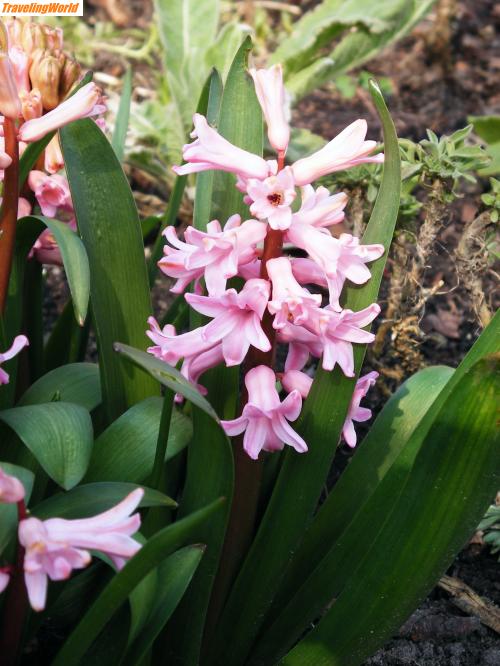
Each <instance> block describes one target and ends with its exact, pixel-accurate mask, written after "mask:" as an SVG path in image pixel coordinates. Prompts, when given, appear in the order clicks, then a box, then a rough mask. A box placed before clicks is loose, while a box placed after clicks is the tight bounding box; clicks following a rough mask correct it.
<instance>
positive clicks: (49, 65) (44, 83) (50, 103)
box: [30, 55, 61, 111]
mask: <svg viewBox="0 0 500 666" xmlns="http://www.w3.org/2000/svg"><path fill="white" fill-rule="evenodd" d="M30 79H31V83H32V84H33V87H34V88H38V90H39V91H40V93H41V95H42V103H43V108H44V109H45V110H46V111H52V109H55V108H56V106H57V105H58V104H59V83H60V80H61V63H60V61H59V59H58V58H56V57H55V56H52V55H46V56H45V57H43V58H41V59H40V60H38V61H36V62H34V63H33V64H32V65H31V68H30Z"/></svg>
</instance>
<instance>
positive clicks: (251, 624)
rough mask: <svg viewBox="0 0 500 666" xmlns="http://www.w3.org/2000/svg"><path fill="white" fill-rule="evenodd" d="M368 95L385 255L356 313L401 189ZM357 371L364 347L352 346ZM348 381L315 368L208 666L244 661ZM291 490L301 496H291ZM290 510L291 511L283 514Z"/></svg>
mask: <svg viewBox="0 0 500 666" xmlns="http://www.w3.org/2000/svg"><path fill="white" fill-rule="evenodd" d="M371 93H372V97H373V100H374V103H375V106H376V108H377V111H378V113H379V115H380V117H381V120H382V126H383V129H384V144H385V154H386V159H385V163H384V174H383V178H382V184H381V187H380V191H379V194H378V197H377V200H376V202H375V206H374V208H373V211H372V215H371V218H370V221H369V223H368V227H367V230H366V232H365V235H364V237H363V243H374V242H376V243H382V244H383V245H384V246H385V248H386V252H385V254H384V256H383V257H382V258H380V259H379V260H377V261H376V262H373V263H372V264H371V272H372V278H371V280H369V281H368V283H367V284H366V285H363V286H362V287H361V288H360V287H356V288H348V289H347V298H346V303H345V307H347V308H350V309H352V310H354V311H357V310H360V309H362V308H364V307H366V306H367V305H369V304H370V303H372V302H373V301H376V299H377V294H378V290H379V286H380V282H381V279H382V273H383V269H384V266H385V262H386V258H387V253H388V251H389V246H390V243H391V240H392V235H393V232H394V227H395V224H396V219H397V214H398V207H399V192H400V185H401V176H400V159H399V146H398V141H397V136H396V132H395V129H394V125H393V122H392V120H391V118H390V115H389V112H388V110H387V107H386V106H385V102H384V100H383V97H382V94H381V93H380V90H379V89H378V87H377V85H376V84H375V83H374V82H372V83H371ZM353 347H354V359H355V367H356V373H357V374H358V373H359V370H360V367H361V363H362V360H363V356H364V351H365V346H364V345H353ZM354 385H355V379H348V378H346V377H345V376H344V375H343V374H342V372H341V371H340V370H339V369H338V368H336V369H335V370H334V371H333V372H326V371H324V370H322V369H318V371H317V372H316V377H315V380H314V382H313V385H312V388H311V392H310V394H309V397H308V399H307V400H306V403H305V405H304V407H303V410H302V416H301V419H300V422H299V427H298V429H299V431H300V433H301V434H302V436H303V437H304V439H305V441H306V442H307V443H308V446H309V451H308V453H307V454H305V455H297V454H296V453H295V452H294V451H287V453H286V455H285V457H284V462H283V465H282V468H281V471H280V474H279V476H278V480H277V482H276V485H275V488H274V492H273V494H272V497H271V500H270V502H269V504H268V507H267V510H266V512H265V514H264V517H263V519H262V521H261V524H260V527H259V530H258V532H257V535H256V537H255V539H254V541H253V544H252V546H251V549H250V551H249V553H248V555H247V558H246V560H245V562H244V564H243V566H242V568H241V570H240V573H239V575H238V578H237V579H236V581H235V583H234V585H233V588H232V591H231V595H230V597H229V599H228V602H227V604H226V607H225V609H224V613H223V615H222V617H221V620H220V622H219V625H218V630H217V634H216V637H215V650H216V651H215V653H214V662H215V663H217V659H220V658H221V655H222V654H224V660H225V663H226V664H227V665H228V666H230V665H232V664H235V665H236V664H241V663H243V661H244V659H245V657H246V656H247V655H248V652H249V651H250V649H251V647H252V643H253V641H254V639H255V637H256V635H257V633H258V632H259V630H260V628H261V626H262V623H263V622H264V618H265V616H266V613H267V611H268V610H269V607H270V605H271V603H272V601H273V598H274V595H275V594H276V592H277V590H278V588H279V585H280V583H281V580H282V579H283V575H284V573H285V570H286V566H287V564H288V563H289V561H290V559H291V557H292V556H293V554H294V552H295V551H296V549H297V547H298V545H299V543H300V541H301V539H302V537H303V534H304V530H305V529H306V526H307V525H308V523H309V522H310V520H311V517H312V515H313V513H314V510H315V509H316V506H317V503H318V501H319V498H320V495H321V492H322V489H323V486H324V484H325V481H326V478H327V475H328V472H329V469H330V466H331V462H332V459H333V456H334V454H335V450H336V447H337V443H338V441H339V438H340V433H341V429H342V426H343V424H344V421H345V416H346V414H347V410H348V407H349V403H350V400H351V396H352V392H353V390H354ZM297 488H300V494H299V495H297ZM290 507H293V510H290Z"/></svg>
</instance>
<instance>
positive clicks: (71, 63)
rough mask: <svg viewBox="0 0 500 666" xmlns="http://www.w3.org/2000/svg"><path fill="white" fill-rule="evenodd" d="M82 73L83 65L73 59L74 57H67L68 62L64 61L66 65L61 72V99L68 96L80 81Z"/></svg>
mask: <svg viewBox="0 0 500 666" xmlns="http://www.w3.org/2000/svg"><path fill="white" fill-rule="evenodd" d="M80 74H81V67H80V65H79V64H78V63H77V62H76V60H73V59H72V58H69V57H68V58H66V62H65V63H64V67H63V70H62V72H61V85H60V88H59V96H60V99H61V100H63V99H64V98H65V97H66V95H67V94H68V93H69V91H70V90H71V88H72V87H73V86H74V85H75V83H76V82H77V81H78V79H79V78H80Z"/></svg>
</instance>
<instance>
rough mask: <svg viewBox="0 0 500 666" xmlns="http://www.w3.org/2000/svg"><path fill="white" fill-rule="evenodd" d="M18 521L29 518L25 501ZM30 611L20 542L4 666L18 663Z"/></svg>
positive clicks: (3, 641)
mask: <svg viewBox="0 0 500 666" xmlns="http://www.w3.org/2000/svg"><path fill="white" fill-rule="evenodd" d="M17 516H18V521H19V522H21V520H24V519H25V518H26V517H27V511H26V505H25V503H24V500H21V501H20V502H18V503H17ZM27 610H28V597H27V595H26V586H25V584H24V548H23V547H22V546H21V544H20V543H19V542H18V544H17V555H16V563H15V565H14V567H13V570H12V577H11V579H10V582H9V586H8V588H7V599H6V600H5V606H4V613H3V620H4V621H3V626H2V631H1V635H0V655H1V663H2V666H14V665H15V664H16V663H17V657H18V652H19V644H20V642H21V638H22V635H23V631H24V622H25V618H26V612H27Z"/></svg>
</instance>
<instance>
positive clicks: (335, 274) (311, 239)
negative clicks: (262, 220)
mask: <svg viewBox="0 0 500 666" xmlns="http://www.w3.org/2000/svg"><path fill="white" fill-rule="evenodd" d="M286 238H287V240H289V241H290V242H292V243H293V244H294V245H296V246H297V247H300V248H301V249H303V250H305V251H306V252H307V253H308V254H309V256H310V257H311V259H312V260H313V261H314V262H316V264H318V266H319V267H320V268H321V269H322V270H323V271H324V273H325V277H326V279H327V283H328V288H329V291H330V304H331V305H332V307H334V308H335V309H336V310H340V309H341V308H340V304H339V297H340V293H341V291H342V287H343V286H344V282H345V280H346V279H347V280H350V281H351V282H354V284H364V283H365V282H367V281H368V280H369V279H370V277H371V273H370V271H369V270H368V268H367V267H366V266H365V264H366V263H368V262H370V261H374V260H375V259H378V258H379V257H381V256H382V255H383V254H384V251H385V249H384V246H383V245H378V244H377V245H360V243H359V239H358V238H355V237H354V236H351V235H350V234H341V236H340V238H334V237H333V236H332V235H331V234H330V233H329V231H328V230H327V229H322V228H317V227H311V226H309V225H306V224H292V226H291V227H290V229H288V231H287V232H286Z"/></svg>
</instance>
